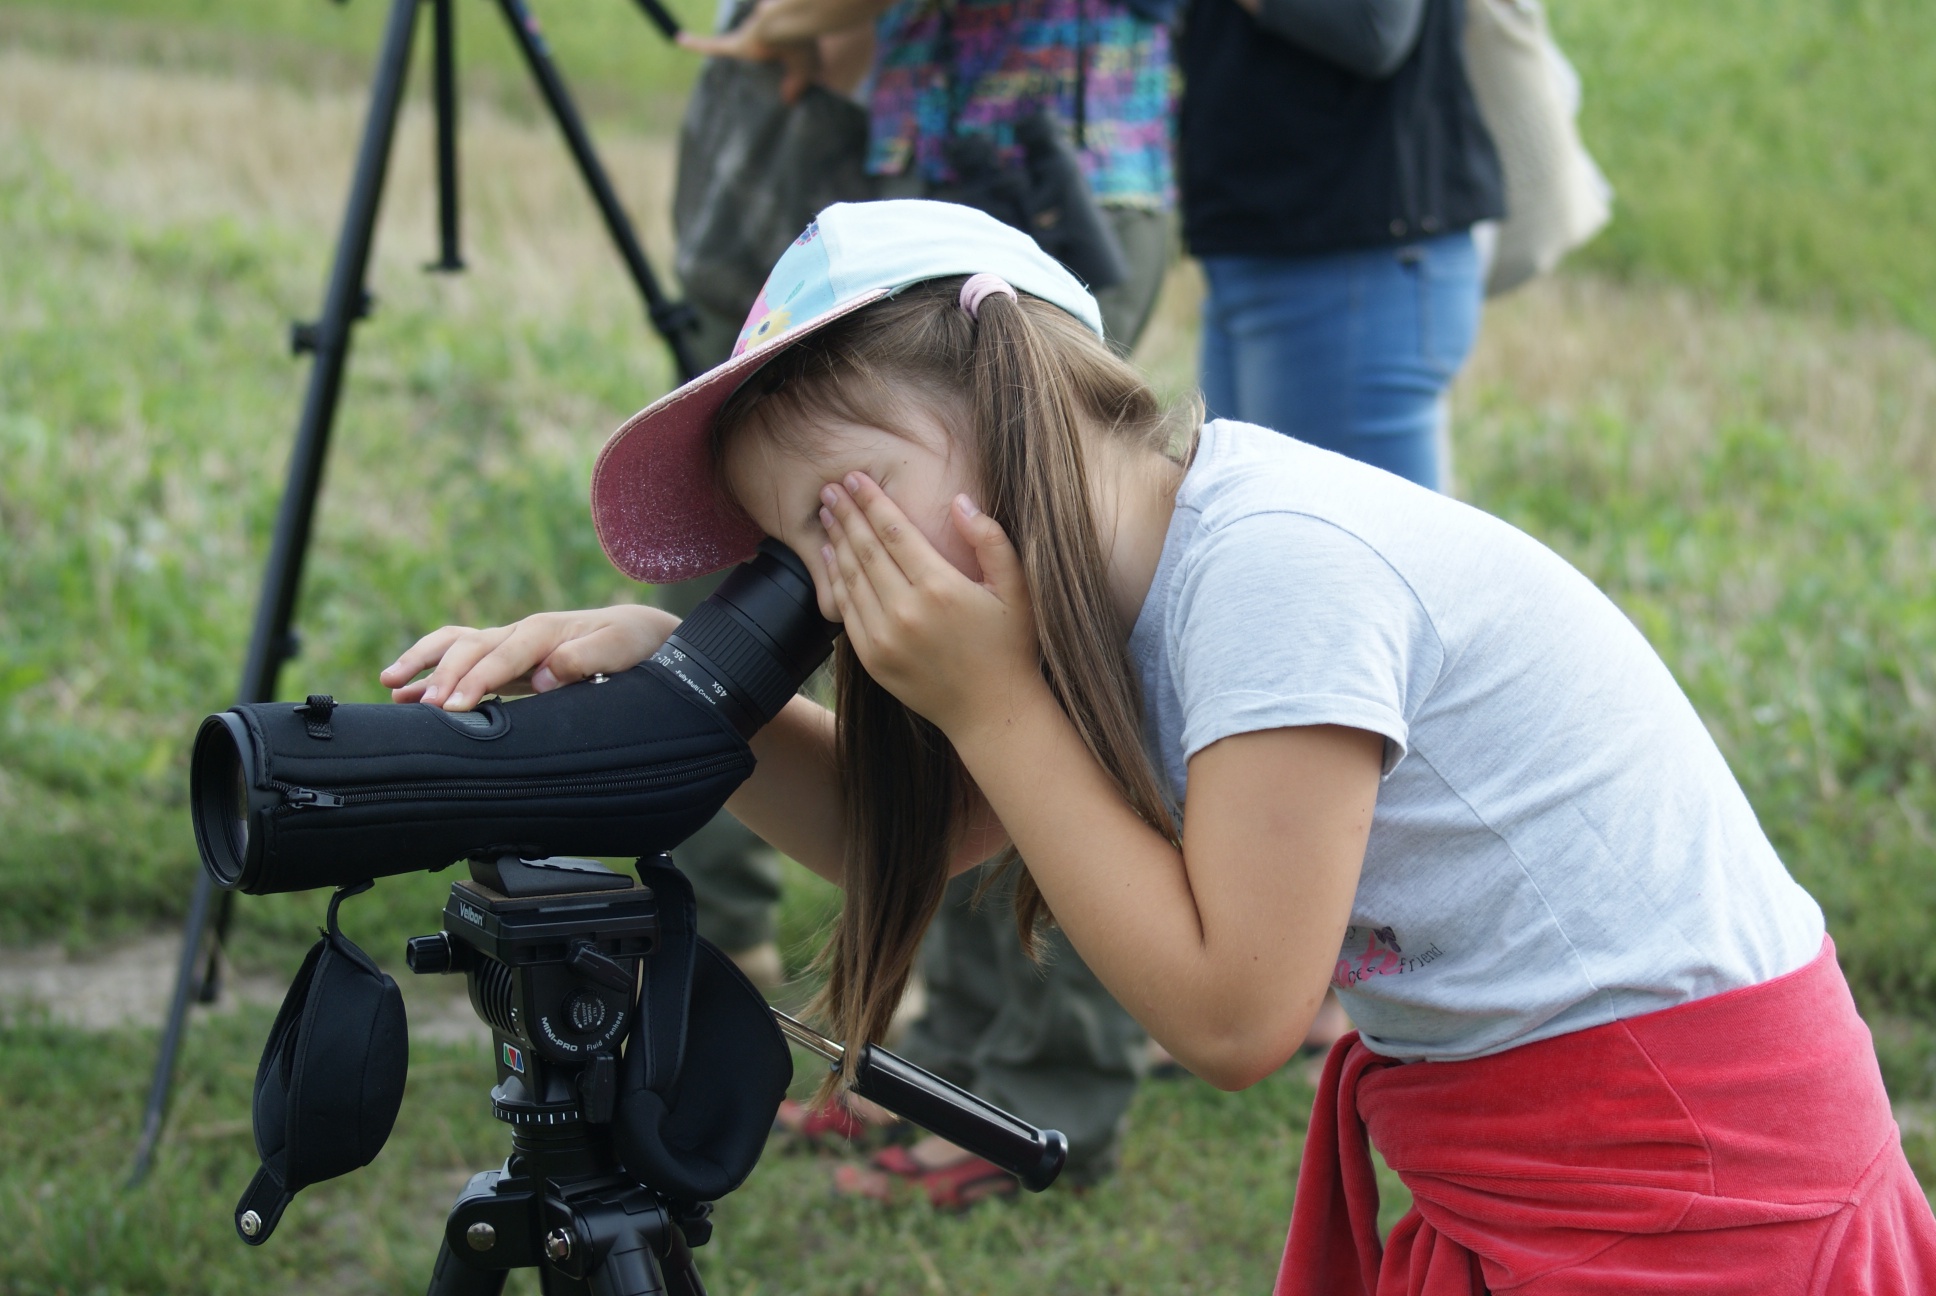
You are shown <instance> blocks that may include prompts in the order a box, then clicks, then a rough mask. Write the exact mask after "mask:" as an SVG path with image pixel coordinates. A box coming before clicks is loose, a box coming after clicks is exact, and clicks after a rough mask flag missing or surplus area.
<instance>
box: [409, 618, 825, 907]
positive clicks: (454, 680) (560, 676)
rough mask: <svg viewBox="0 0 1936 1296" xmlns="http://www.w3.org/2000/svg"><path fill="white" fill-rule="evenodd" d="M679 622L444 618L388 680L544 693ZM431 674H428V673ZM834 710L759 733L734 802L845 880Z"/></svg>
mask: <svg viewBox="0 0 1936 1296" xmlns="http://www.w3.org/2000/svg"><path fill="white" fill-rule="evenodd" d="M678 625H679V618H678V617H675V616H673V615H672V614H671V613H670V612H664V611H661V610H660V609H658V608H655V607H646V606H644V605H641V604H635V603H632V604H621V605H620V606H617V607H609V608H595V609H591V610H587V611H582V612H540V613H538V614H536V615H534V616H528V617H526V618H524V619H523V620H522V621H519V622H517V623H515V624H513V625H508V626H493V627H491V628H488V629H483V630H474V629H471V628H470V627H469V626H445V627H444V628H443V629H441V630H434V631H432V632H431V633H430V634H427V635H425V636H424V637H423V638H422V639H419V640H418V641H417V642H416V643H415V644H413V645H412V646H411V647H410V648H409V649H408V650H407V651H405V652H404V654H403V655H402V656H400V657H398V658H397V660H396V661H395V662H393V663H391V664H390V665H389V666H388V667H387V668H385V670H384V671H383V673H382V675H381V676H379V678H380V679H381V680H382V682H383V683H384V684H385V685H386V686H388V687H389V689H390V696H391V697H392V698H393V699H394V700H396V701H398V702H426V703H429V704H431V705H433V706H441V707H443V708H444V709H445V710H446V711H468V710H470V709H471V708H472V707H474V706H476V705H477V704H478V702H480V701H482V700H483V699H484V697H485V696H486V695H488V694H491V693H545V692H549V691H550V690H552V689H554V688H558V687H560V686H561V685H565V684H571V683H574V682H576V681H578V680H581V679H584V678H586V677H587V676H589V675H595V674H598V673H600V672H603V673H606V674H615V673H617V672H618V671H623V670H630V669H631V668H632V667H634V666H636V665H638V664H639V663H640V662H642V661H644V660H645V659H646V658H647V657H650V656H651V655H652V654H653V653H654V652H655V651H657V649H658V647H659V645H660V644H662V643H664V642H665V640H666V636H667V635H669V634H671V633H672V632H673V630H674V629H676V628H677V627H678ZM425 670H428V671H429V672H430V673H429V674H428V675H426V676H425V677H424V678H423V679H416V678H415V677H416V676H417V674H418V673H419V672H421V671H425ZM833 732H834V726H833V715H832V713H831V712H829V711H828V710H827V709H826V708H825V707H823V706H820V705H818V704H817V703H815V702H813V701H811V700H809V699H807V698H804V697H796V698H794V699H793V700H792V701H790V702H788V703H787V705H786V707H785V708H784V709H783V710H782V711H781V712H780V714H779V715H778V716H776V717H775V718H774V720H773V722H772V723H771V724H769V725H767V726H766V727H765V728H764V729H762V730H760V732H759V733H757V734H755V735H754V736H753V754H754V756H755V757H757V758H758V760H759V764H758V765H757V766H755V767H754V770H753V775H752V777H751V778H749V779H747V781H746V782H745V783H743V784H741V785H740V787H739V790H738V791H736V792H735V793H734V794H733V796H732V798H731V799H730V800H728V801H727V803H726V805H727V808H728V809H730V810H731V811H732V812H733V813H734V814H735V815H737V816H738V817H739V818H740V819H741V820H742V821H743V822H745V824H746V825H747V827H749V828H751V829H752V830H753V831H754V832H756V833H758V834H759V835H760V836H761V837H762V838H764V839H765V840H766V841H767V842H768V843H769V844H770V845H772V846H774V847H775V848H776V849H778V850H780V851H783V852H784V853H786V854H788V855H790V856H792V857H793V858H794V859H797V860H799V861H800V862H801V863H802V864H805V865H806V866H807V867H808V868H810V869H812V870H813V871H814V872H816V873H818V874H820V875H821V876H822V877H825V878H827V879H828V880H829V881H833V882H839V881H840V873H841V863H840V862H841V859H842V850H843V839H842V827H841V814H840V789H839V783H838V781H837V780H836V778H835V775H834V743H833Z"/></svg>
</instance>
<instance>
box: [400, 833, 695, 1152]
mask: <svg viewBox="0 0 1936 1296" xmlns="http://www.w3.org/2000/svg"><path fill="white" fill-rule="evenodd" d="M658 940H659V915H658V908H657V903H656V899H655V897H654V895H653V893H652V890H651V888H649V887H646V886H644V885H642V884H641V883H638V882H635V881H633V880H632V879H631V878H628V877H625V876H623V875H621V874H618V873H614V872H612V871H611V870H609V869H607V868H605V867H604V866H603V865H601V864H595V863H593V862H592V861H591V860H579V859H546V860H522V859H518V858H517V857H516V856H512V855H505V856H501V857H499V858H497V859H494V860H488V861H475V860H474V861H472V863H471V876H470V878H469V879H468V880H465V881H460V882H457V883H454V884H453V885H452V886H451V889H450V900H449V902H448V903H447V904H446V905H445V907H444V929H443V930H442V931H439V932H435V933H433V934H431V935H429V936H418V937H414V938H413V939H412V940H411V941H410V943H409V946H408V948H407V952H406V955H405V957H406V960H407V961H408V963H409V965H410V970H411V971H412V972H416V973H418V974H420V975H421V974H431V973H447V972H462V973H464V974H465V976H466V978H467V980H468V981H469V983H470V995H471V1006H472V1007H473V1008H475V1009H476V1010H477V1015H478V1016H479V1017H481V1018H482V1019H483V1020H484V1022H485V1023H486V1024H487V1025H489V1026H490V1028H491V1030H492V1032H493V1035H494V1039H493V1046H492V1054H493V1056H494V1057H495V1059H496V1062H497V1069H498V1084H497V1088H495V1089H493V1090H492V1091H491V1100H492V1105H493V1109H494V1110H495V1111H496V1112H497V1113H498V1115H499V1119H501V1120H504V1121H507V1122H508V1123H511V1124H514V1125H515V1124H529V1123H533V1122H541V1123H549V1124H559V1123H569V1122H571V1121H574V1120H579V1119H583V1120H585V1121H587V1122H589V1123H591V1124H595V1125H602V1124H604V1123H606V1122H608V1121H610V1120H611V1118H612V1105H613V1102H614V1100H615V1098H616V1097H617V1085H618V1051H619V1046H620V1045H621V1043H623V1041H624V1039H625V1035H626V1032H627V1030H628V1029H629V1028H630V1027H631V1025H632V1015H633V1010H634V1004H635V1002H636V998H637V991H636V984H637V980H638V961H639V960H640V959H642V958H644V957H646V956H648V955H650V954H651V953H652V952H653V951H654V950H655V949H656V948H657V947H658Z"/></svg>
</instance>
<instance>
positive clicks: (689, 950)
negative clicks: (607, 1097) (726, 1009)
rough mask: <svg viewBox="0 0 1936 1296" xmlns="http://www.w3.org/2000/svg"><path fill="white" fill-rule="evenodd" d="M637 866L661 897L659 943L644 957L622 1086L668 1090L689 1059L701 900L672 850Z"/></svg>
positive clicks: (659, 904) (641, 874)
mask: <svg viewBox="0 0 1936 1296" xmlns="http://www.w3.org/2000/svg"><path fill="white" fill-rule="evenodd" d="M638 868H639V881H641V882H643V883H645V885H647V886H649V887H651V888H652V894H653V896H654V897H655V898H656V899H657V901H658V907H659V945H658V948H657V949H656V950H654V951H653V953H652V956H651V957H650V958H648V959H646V960H645V962H644V967H645V974H644V976H643V978H642V979H641V980H640V982H639V1003H638V1012H637V1014H636V1016H634V1018H633V1021H634V1023H635V1025H634V1027H633V1030H632V1039H631V1042H630V1043H629V1044H627V1045H626V1049H625V1069H624V1072H623V1073H622V1075H621V1076H620V1080H619V1088H620V1091H621V1092H625V1091H630V1090H634V1089H650V1090H652V1091H654V1092H655V1093H661V1094H665V1093H670V1092H671V1091H672V1087H673V1086H674V1085H676V1084H677V1083H678V1082H679V1071H680V1068H681V1066H682V1065H683V1064H684V1061H685V1054H686V1021H687V1017H688V1015H689V1013H690V1010H691V1009H690V1003H691V998H692V968H693V955H694V951H695V949H696V945H695V942H696V941H697V940H698V936H699V906H698V903H697V902H696V901H695V900H694V899H693V894H692V882H691V881H690V880H689V879H688V878H687V877H686V875H685V874H683V873H681V872H680V871H679V870H678V869H676V868H674V867H673V866H672V860H671V857H670V856H667V855H657V856H648V857H646V858H643V859H641V860H640V861H639V865H638Z"/></svg>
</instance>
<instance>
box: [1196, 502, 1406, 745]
mask: <svg viewBox="0 0 1936 1296" xmlns="http://www.w3.org/2000/svg"><path fill="white" fill-rule="evenodd" d="M1177 578H1178V580H1179V581H1180V582H1181V585H1180V589H1179V593H1178V597H1177V598H1176V600H1175V602H1174V603H1173V604H1172V608H1171V615H1170V619H1169V624H1168V628H1167V633H1168V637H1169V640H1170V643H1169V648H1170V660H1171V662H1172V665H1173V669H1174V671H1175V679H1176V685H1177V693H1178V700H1179V701H1180V703H1181V704H1182V710H1183V742H1184V749H1185V750H1184V759H1185V760H1188V759H1189V758H1190V757H1191V756H1194V755H1196V753H1198V752H1199V751H1202V750H1203V749H1204V748H1205V747H1208V746H1209V745H1210V744H1211V743H1213V742H1216V741H1217V740H1218V739H1220V738H1228V737H1230V736H1231V735H1233V734H1240V733H1253V732H1256V731H1257V730H1261V729H1283V728H1290V727H1294V726H1299V725H1320V724H1333V725H1347V726H1349V727H1351V728H1354V729H1365V730H1369V731H1370V732H1372V733H1376V734H1381V735H1383V736H1384V738H1385V740H1386V742H1385V769H1384V772H1385V773H1386V774H1390V773H1391V771H1392V770H1393V769H1394V768H1396V767H1397V765H1398V762H1399V761H1400V760H1402V759H1403V758H1404V755H1405V744H1406V737H1407V733H1408V729H1409V725H1408V717H1409V716H1411V715H1414V714H1416V712H1417V708H1418V705H1419V703H1420V702H1421V701H1422V699H1423V694H1424V692H1425V691H1426V690H1428V689H1429V688H1430V685H1431V682H1432V680H1434V679H1435V678H1436V677H1437V674H1438V668H1439V665H1440V663H1441V661H1442V659H1443V650H1442V649H1441V647H1440V644H1439V639H1438V635H1437V634H1436V632H1435V631H1434V630H1433V628H1432V624H1431V620H1430V618H1429V617H1428V616H1427V615H1426V611H1425V608H1424V607H1423V606H1422V605H1421V604H1420V603H1419V600H1418V597H1417V595H1416V594H1414V593H1413V591H1412V588H1411V586H1410V585H1408V584H1407V583H1406V582H1405V580H1404V578H1403V577H1402V576H1400V574H1399V573H1398V572H1397V571H1395V570H1393V568H1392V566H1391V564H1390V563H1388V562H1387V561H1386V560H1385V559H1384V558H1383V557H1382V556H1380V555H1379V554H1378V552H1377V551H1376V550H1374V549H1373V548H1371V546H1370V545H1368V544H1366V543H1365V542H1364V541H1362V540H1360V539H1358V538H1357V537H1356V536H1354V535H1352V534H1350V533H1349V532H1347V531H1344V530H1342V529H1340V528H1339V527H1337V526H1334V525H1333V524H1331V523H1329V522H1325V521H1322V520H1320V519H1318V518H1314V517H1310V516H1308V515H1305V514H1301V513H1253V514H1250V515H1247V516H1245V517H1243V518H1241V519H1238V520H1236V521H1233V522H1231V523H1229V524H1228V525H1226V526H1223V527H1220V528H1218V529H1216V530H1214V531H1212V532H1211V533H1210V534H1208V535H1206V536H1205V537H1204V538H1203V539H1202V540H1201V541H1200V542H1199V544H1198V545H1197V546H1196V547H1195V548H1194V550H1193V552H1192V553H1191V554H1190V555H1189V557H1188V559H1187V561H1186V565H1185V567H1184V568H1183V569H1182V570H1181V571H1179V572H1178V574H1177Z"/></svg>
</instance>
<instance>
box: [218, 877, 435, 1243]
mask: <svg viewBox="0 0 1936 1296" xmlns="http://www.w3.org/2000/svg"><path fill="white" fill-rule="evenodd" d="M369 885H370V884H369V883H367V882H365V883H363V884H362V885H361V886H358V887H354V888H350V889H347V890H344V891H339V892H337V893H336V895H334V896H332V897H331V898H330V902H329V921H328V926H327V927H326V928H325V930H324V931H323V933H322V939H321V940H319V941H317V942H316V944H315V945H314V946H312V947H311V948H310V951H309V956H308V957H307V958H305V959H304V960H303V965H302V970H301V971H300V972H298V973H297V974H296V980H295V982H294V983H293V984H291V985H290V987H289V993H288V995H287V996H286V997H284V999H283V1001H282V1010H281V1011H280V1012H278V1013H277V1014H276V1021H275V1025H274V1026H273V1027H271V1028H270V1030H269V1043H268V1045H267V1047H265V1048H264V1049H263V1050H262V1061H261V1063H260V1064H259V1065H258V1066H257V1067H256V1073H255V1101H254V1113H253V1114H254V1118H255V1120H254V1123H255V1146H256V1152H257V1154H258V1155H260V1156H261V1158H262V1168H261V1169H260V1170H258V1171H256V1174H255V1178H254V1179H252V1180H250V1181H249V1186H248V1188H247V1189H246V1190H245V1191H244V1192H243V1194H242V1200H241V1201H240V1202H238V1203H236V1207H235V1231H236V1233H237V1234H239V1235H240V1236H241V1238H242V1240H243V1241H244V1242H247V1243H249V1244H250V1245H251V1246H260V1245H261V1244H262V1243H264V1242H266V1241H268V1239H269V1234H270V1233H272V1232H274V1230H275V1227H276V1224H277V1222H278V1221H279V1220H281V1219H282V1212H283V1210H284V1209H285V1208H286V1207H287V1206H288V1205H289V1203H290V1201H292V1200H293V1199H294V1198H295V1195H296V1194H297V1193H298V1192H300V1191H302V1190H303V1189H304V1188H307V1187H308V1186H309V1185H310V1184H313V1183H320V1182H322V1181H323V1180H325V1179H334V1178H335V1177H336V1176H338V1175H342V1174H348V1173H349V1172H350V1171H352V1170H355V1169H357V1168H359V1167H361V1166H366V1165H368V1164H369V1163H370V1162H371V1161H374V1160H375V1159H376V1154H377V1153H378V1152H381V1151H382V1150H383V1144H384V1142H385V1141H386V1140H388V1139H389V1137H390V1129H391V1127H392V1126H394V1125H395V1124H396V1120H397V1109H398V1108H399V1107H400V1106H402V1104H403V1083H404V1077H405V1074H406V1072H407V1071H408V1070H409V1066H410V1041H409V1035H408V1032H407V1027H406V1023H405V1019H404V1011H403V994H402V992H401V991H399V990H398V989H397V983H396V982H395V981H394V980H392V979H391V978H390V977H389V976H387V975H385V974H384V972H383V970H382V969H381V968H379V967H377V965H376V964H375V962H373V961H372V960H371V958H370V956H369V955H367V954H365V953H364V952H363V951H362V950H360V949H358V948H357V947H356V946H355V945H354V944H352V943H351V942H350V940H349V939H348V938H347V937H345V936H344V935H343V933H342V930H341V929H340V928H339V927H338V926H337V923H336V909H337V906H338V905H340V904H341V903H342V902H343V899H344V897H345V896H349V895H354V894H356V893H357V892H358V891H363V890H366V889H368V887H369Z"/></svg>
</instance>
